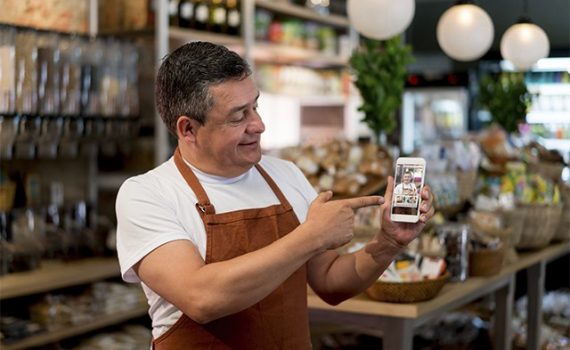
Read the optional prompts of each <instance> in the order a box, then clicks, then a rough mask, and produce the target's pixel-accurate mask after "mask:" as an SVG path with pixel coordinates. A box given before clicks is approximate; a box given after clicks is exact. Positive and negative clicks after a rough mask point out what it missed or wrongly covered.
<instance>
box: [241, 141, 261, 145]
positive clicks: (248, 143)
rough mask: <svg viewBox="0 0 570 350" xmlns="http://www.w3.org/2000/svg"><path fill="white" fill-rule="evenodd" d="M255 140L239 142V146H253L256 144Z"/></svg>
mask: <svg viewBox="0 0 570 350" xmlns="http://www.w3.org/2000/svg"><path fill="white" fill-rule="evenodd" d="M256 144H257V141H253V142H247V143H245V142H244V143H240V146H253V145H256Z"/></svg>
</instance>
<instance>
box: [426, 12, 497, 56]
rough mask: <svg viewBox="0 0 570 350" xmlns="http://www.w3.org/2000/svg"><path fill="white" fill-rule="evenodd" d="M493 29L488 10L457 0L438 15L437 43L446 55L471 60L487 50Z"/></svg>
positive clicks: (491, 40) (491, 39) (491, 41)
mask: <svg viewBox="0 0 570 350" xmlns="http://www.w3.org/2000/svg"><path fill="white" fill-rule="evenodd" d="M494 31H495V30H494V27H493V22H492V21H491V18H490V17H489V15H488V14H487V12H485V11H484V10H483V9H482V8H480V7H479V6H476V5H474V4H472V3H469V2H468V1H458V2H457V3H456V4H455V5H453V6H452V7H450V8H449V9H448V10H447V11H445V12H444V13H443V15H442V16H441V17H440V18H439V21H438V23H437V42H438V43H439V46H440V47H441V49H442V50H443V52H445V53H446V54H447V55H448V56H449V57H451V58H453V59H455V60H458V61H473V60H476V59H478V58H480V57H481V56H483V55H484V54H485V53H486V52H487V51H488V50H489V48H490V47H491V44H492V43H493V35H494Z"/></svg>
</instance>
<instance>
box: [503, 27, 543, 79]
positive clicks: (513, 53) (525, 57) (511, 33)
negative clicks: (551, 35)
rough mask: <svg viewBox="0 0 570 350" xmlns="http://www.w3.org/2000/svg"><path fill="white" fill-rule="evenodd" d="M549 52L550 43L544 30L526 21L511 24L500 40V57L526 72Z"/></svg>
mask: <svg viewBox="0 0 570 350" xmlns="http://www.w3.org/2000/svg"><path fill="white" fill-rule="evenodd" d="M549 51H550V42H549V40H548V36H547V35H546V33H545V32H544V30H542V28H540V27H539V26H537V25H536V24H533V23H530V21H529V20H527V19H522V20H520V21H519V22H518V23H516V24H513V25H512V26H511V27H509V29H507V31H506V32H505V34H503V37H502V38H501V56H503V58H504V59H506V60H508V61H510V62H511V63H512V64H513V65H514V66H515V68H517V69H518V70H528V69H529V68H530V67H532V66H533V65H534V64H535V63H536V62H537V61H538V60H539V59H541V58H545V57H547V56H548V53H549Z"/></svg>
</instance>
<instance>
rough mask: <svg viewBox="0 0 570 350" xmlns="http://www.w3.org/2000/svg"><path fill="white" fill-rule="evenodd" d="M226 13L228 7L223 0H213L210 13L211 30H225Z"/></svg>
mask: <svg viewBox="0 0 570 350" xmlns="http://www.w3.org/2000/svg"><path fill="white" fill-rule="evenodd" d="M226 13H227V12H226V8H225V7H224V4H223V3H222V0H211V3H210V8H209V15H208V27H209V30H210V31H212V32H215V33H223V32H225V29H226V28H225V26H226Z"/></svg>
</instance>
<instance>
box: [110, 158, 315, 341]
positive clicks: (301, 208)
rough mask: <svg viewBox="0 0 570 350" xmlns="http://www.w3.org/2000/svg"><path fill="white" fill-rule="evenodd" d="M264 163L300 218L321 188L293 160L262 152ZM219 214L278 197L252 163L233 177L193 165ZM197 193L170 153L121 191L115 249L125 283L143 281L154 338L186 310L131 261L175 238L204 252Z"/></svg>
mask: <svg viewBox="0 0 570 350" xmlns="http://www.w3.org/2000/svg"><path fill="white" fill-rule="evenodd" d="M260 164H261V166H262V167H263V169H265V171H266V172H267V173H268V174H269V176H271V178H272V179H273V181H275V183H276V184H277V186H278V187H279V188H280V189H281V192H283V194H284V195H285V197H286V198H287V200H288V201H289V203H290V204H291V206H292V207H293V210H294V212H295V214H296V216H297V218H298V219H299V221H300V222H304V221H305V218H306V216H307V211H308V209H309V205H310V204H311V202H312V201H313V200H314V199H315V197H316V196H317V193H316V192H315V190H314V189H313V187H312V186H311V184H310V183H309V182H308V181H307V179H306V178H305V176H304V175H303V173H302V172H301V171H300V170H299V169H298V168H297V167H296V166H295V165H294V164H293V163H291V162H288V161H284V160H281V159H278V158H274V157H269V156H263V157H262V159H261V162H260ZM192 170H193V171H194V174H196V177H197V178H198V180H199V181H200V183H201V184H202V186H203V187H204V190H205V191H206V193H207V194H208V197H209V199H210V202H211V203H212V204H213V205H214V208H215V210H216V213H225V212H230V211H235V210H242V209H249V208H264V207H268V206H270V205H274V204H278V203H279V200H278V198H277V197H276V196H275V194H274V193H273V191H272V190H271V188H270V187H269V185H268V184H267V182H266V181H265V180H264V179H263V177H262V176H261V174H260V173H259V172H258V171H257V169H255V167H252V168H251V169H250V170H249V171H248V172H246V173H245V174H242V175H240V176H238V177H234V178H224V177H219V176H212V175H208V174H206V173H203V172H201V171H199V170H197V169H195V168H194V167H192ZM196 202H197V198H196V195H195V194H194V192H193V191H192V190H191V189H190V186H188V184H187V183H186V181H185V180H184V178H183V177H182V174H180V172H179V171H178V169H177V168H176V165H175V163H174V158H170V159H169V160H168V161H166V162H164V163H163V164H161V165H160V166H158V167H156V168H155V169H153V170H151V171H149V172H147V173H145V174H143V175H139V176H135V177H132V178H130V179H128V180H127V181H125V182H124V183H123V185H122V186H121V188H120V190H119V193H118V195H117V202H116V212H117V253H118V256H119V264H120V266H121V275H122V277H123V279H124V280H125V281H127V282H132V283H138V282H140V283H141V285H142V287H143V290H144V292H145V294H146V297H147V299H148V303H149V306H150V308H149V315H150V317H151V319H152V326H153V332H152V334H153V337H154V338H155V339H156V338H158V337H159V336H160V335H161V334H163V333H164V332H165V331H166V330H168V329H169V328H170V327H171V326H172V325H173V324H174V323H175V322H176V321H177V320H178V319H179V318H180V316H181V315H182V314H181V311H180V310H178V309H177V308H176V307H175V306H174V305H172V304H170V303H169V302H168V301H166V300H164V299H163V298H161V297H160V296H159V295H158V294H156V293H155V292H153V291H152V290H151V289H150V288H148V287H147V286H146V285H145V284H144V283H142V282H141V281H140V279H139V278H138V276H137V275H136V274H135V272H134V271H133V269H132V268H133V266H134V265H135V264H136V263H138V262H139V261H140V260H141V259H142V258H143V257H144V256H145V255H147V254H148V253H150V252H151V251H152V250H154V249H156V248H157V247H159V246H161V245H163V244H165V243H167V242H170V241H174V240H181V239H184V240H189V241H191V242H192V243H193V244H194V245H195V246H196V247H197V248H198V251H199V252H200V255H201V256H202V258H205V254H206V231H205V228H204V224H203V222H202V219H201V218H200V215H198V212H197V210H196V207H195V204H196Z"/></svg>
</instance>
